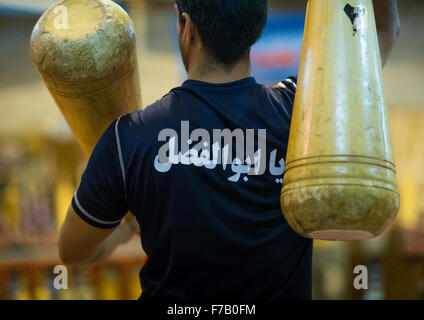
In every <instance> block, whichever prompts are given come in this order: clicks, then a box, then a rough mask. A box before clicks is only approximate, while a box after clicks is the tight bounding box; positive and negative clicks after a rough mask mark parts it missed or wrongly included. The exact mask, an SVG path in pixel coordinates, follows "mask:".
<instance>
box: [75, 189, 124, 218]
mask: <svg viewBox="0 0 424 320" xmlns="http://www.w3.org/2000/svg"><path fill="white" fill-rule="evenodd" d="M77 192H78V191H77ZM77 192H75V196H74V199H75V203H76V205H77V207H78V209H80V211H81V212H82V213H83V214H84V215H85V216H86V217H87V218H89V219H91V220H93V221H94V222H97V223H100V224H104V225H112V224H117V223H119V222H121V221H122V219H119V220H117V221H104V220H100V219H97V218H96V217H93V216H92V215H91V214H89V213H88V212H87V211H85V210H84V208H83V207H82V206H81V204H80V203H79V201H78V196H77Z"/></svg>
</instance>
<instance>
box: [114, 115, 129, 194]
mask: <svg viewBox="0 0 424 320" xmlns="http://www.w3.org/2000/svg"><path fill="white" fill-rule="evenodd" d="M121 118H122V116H121V117H119V119H118V120H117V121H116V124H115V136H116V145H117V147H118V156H119V163H120V165H121V173H122V179H123V180H124V192H125V199H126V198H127V182H126V179H125V166H124V158H123V157H122V150H121V141H120V140H119V131H118V125H119V121H120V120H121Z"/></svg>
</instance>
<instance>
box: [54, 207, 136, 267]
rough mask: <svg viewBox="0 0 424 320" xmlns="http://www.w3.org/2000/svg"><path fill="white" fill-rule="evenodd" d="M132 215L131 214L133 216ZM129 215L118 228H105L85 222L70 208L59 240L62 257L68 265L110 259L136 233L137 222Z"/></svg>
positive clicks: (87, 263) (88, 263)
mask: <svg viewBox="0 0 424 320" xmlns="http://www.w3.org/2000/svg"><path fill="white" fill-rule="evenodd" d="M129 215H130V214H129ZM129 215H128V216H127V218H126V219H124V221H123V222H122V223H121V224H120V225H119V226H118V227H115V228H112V229H101V228H96V227H93V226H91V225H89V224H88V223H87V222H85V221H84V220H82V219H81V218H80V217H79V216H78V215H77V213H76V212H75V210H74V209H73V208H72V206H70V207H69V209H68V213H67V216H66V219H65V222H64V223H63V225H62V229H61V232H60V237H59V257H60V259H61V260H62V262H63V263H65V264H67V265H76V266H82V265H84V266H86V265H92V264H97V263H100V262H103V261H105V260H106V259H107V258H109V257H110V256H111V255H112V253H113V252H114V251H115V249H116V248H117V247H118V246H119V245H120V244H123V243H126V242H128V241H129V240H130V239H131V238H132V237H133V236H134V234H136V227H135V222H134V221H132V219H135V218H134V217H133V216H129Z"/></svg>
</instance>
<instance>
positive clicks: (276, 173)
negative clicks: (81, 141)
mask: <svg viewBox="0 0 424 320" xmlns="http://www.w3.org/2000/svg"><path fill="white" fill-rule="evenodd" d="M295 83H296V78H295V77H292V78H288V79H286V80H283V81H282V82H280V83H279V84H278V85H277V86H275V87H273V88H269V87H265V86H264V85H262V84H258V83H257V82H256V81H255V79H254V78H246V79H242V80H239V81H236V82H232V83H225V84H210V83H205V82H200V81H194V80H188V81H186V82H184V83H183V85H182V86H181V87H178V88H175V89H173V90H172V91H171V92H170V93H169V94H167V95H166V96H165V97H163V98H162V99H161V100H159V101H157V102H155V103H154V104H152V105H151V106H149V107H148V108H146V109H145V110H142V111H136V112H134V113H132V114H128V115H125V116H123V117H121V118H120V119H118V120H117V121H116V122H114V123H113V124H112V125H111V126H110V127H109V129H108V130H107V131H106V132H105V133H104V135H103V137H102V138H101V139H100V141H99V142H98V144H97V146H96V148H95V150H94V152H93V154H92V156H91V158H90V161H89V163H88V166H87V169H86V171H85V172H84V174H83V176H82V181H81V185H80V187H79V188H78V190H77V192H76V194H75V197H74V199H73V201H72V204H73V208H74V209H75V211H76V212H77V214H78V215H79V216H80V217H81V218H82V219H84V220H85V221H86V222H88V223H89V224H91V225H93V226H96V227H99V228H112V227H115V226H117V225H118V224H119V223H120V221H121V220H122V218H123V217H124V215H125V214H126V213H127V212H128V211H131V212H132V213H133V214H134V215H135V216H136V218H137V221H138V222H139V224H140V229H141V239H142V246H143V248H144V250H145V251H146V253H147V255H148V256H149V259H148V261H147V263H146V264H145V265H144V267H143V268H142V269H141V271H140V281H141V286H142V289H143V294H142V297H141V298H142V299H146V300H147V299H178V300H180V299H183V300H185V299H187V300H193V299H195V300H198V299H263V300H269V299H310V298H311V260H312V257H311V256H312V241H311V240H307V239H305V238H302V237H301V236H299V235H297V234H296V233H295V232H294V231H293V230H292V229H291V228H290V227H289V225H288V224H287V222H286V221H285V219H284V217H283V214H282V212H281V208H280V193H281V188H282V182H283V173H284V164H285V160H284V159H285V156H286V151H287V143H288V137H289V129H290V120H291V114H292V108H293V100H294V93H295V90H296V84H295Z"/></svg>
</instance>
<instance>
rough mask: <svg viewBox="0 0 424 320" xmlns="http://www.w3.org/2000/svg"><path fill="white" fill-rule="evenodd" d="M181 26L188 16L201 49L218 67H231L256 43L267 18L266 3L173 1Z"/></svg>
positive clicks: (256, 0) (248, 0)
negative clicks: (185, 16) (185, 13)
mask: <svg viewBox="0 0 424 320" xmlns="http://www.w3.org/2000/svg"><path fill="white" fill-rule="evenodd" d="M176 4H177V7H178V11H179V12H180V23H181V24H183V25H184V24H185V20H184V18H183V16H182V13H184V12H187V13H188V14H189V15H190V17H191V19H192V20H193V23H194V24H195V26H196V27H197V30H198V31H199V34H200V37H201V40H202V43H203V45H204V46H205V48H206V50H207V52H208V53H209V55H210V56H211V57H212V59H213V60H214V61H215V62H217V63H218V64H223V65H225V66H231V65H233V64H234V63H235V62H237V60H238V59H240V58H241V57H242V56H243V54H246V53H248V52H249V50H250V47H251V46H252V45H253V44H254V43H255V42H256V41H257V40H258V39H259V37H260V36H261V34H262V30H263V29H264V27H265V25H266V21H267V16H268V0H176Z"/></svg>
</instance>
